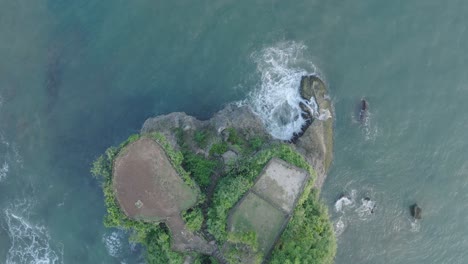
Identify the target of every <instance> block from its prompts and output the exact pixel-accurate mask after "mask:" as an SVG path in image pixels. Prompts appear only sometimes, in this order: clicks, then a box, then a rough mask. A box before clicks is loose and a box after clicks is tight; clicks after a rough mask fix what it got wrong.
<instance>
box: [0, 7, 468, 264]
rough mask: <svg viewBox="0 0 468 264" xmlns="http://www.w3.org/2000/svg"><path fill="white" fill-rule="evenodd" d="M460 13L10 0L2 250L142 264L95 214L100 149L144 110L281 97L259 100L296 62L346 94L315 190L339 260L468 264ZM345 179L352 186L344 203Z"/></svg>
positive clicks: (31, 258) (2, 50)
mask: <svg viewBox="0 0 468 264" xmlns="http://www.w3.org/2000/svg"><path fill="white" fill-rule="evenodd" d="M467 12H468V2H465V1H456V0H450V1H446V2H440V1H433V0H431V1H430V0H413V1H386V2H382V1H380V2H375V1H368V0H363V1H318V0H315V1H293V2H291V1H260V0H255V1H227V0H223V1H196V2H194V1H177V2H175V3H173V1H149V0H147V1H144V0H140V1H108V0H107V1H106V0H104V1H103V0H101V1H57V0H54V1H52V0H51V1H25V0H18V1H6V0H0V33H1V34H0V35H1V41H0V58H2V59H1V60H0V96H1V97H0V98H1V99H0V102H1V103H0V135H1V137H0V227H1V228H0V262H6V263H139V262H140V261H141V260H140V259H139V253H140V250H141V249H140V248H139V247H138V246H135V245H129V244H128V243H127V242H126V237H125V236H126V235H125V234H124V233H122V232H121V231H118V230H111V229H105V228H104V227H103V225H102V218H103V215H104V207H103V202H102V194H101V191H100V188H99V186H98V183H97V182H96V180H94V179H93V178H92V177H91V176H90V173H89V164H90V163H91V162H92V160H93V159H94V158H95V157H96V156H97V155H99V153H101V152H103V151H104V150H105V148H106V147H108V146H110V145H115V144H117V143H118V142H120V141H122V140H123V139H124V138H126V137H127V136H128V135H129V134H131V133H135V132H137V131H138V130H139V128H140V127H141V125H142V123H143V122H144V120H145V119H146V118H148V117H150V116H154V115H158V114H164V113H169V112H172V111H185V112H187V113H189V114H193V115H195V116H197V117H199V118H208V117H209V116H210V115H211V114H213V113H214V112H215V111H217V110H219V109H220V108H222V106H223V105H224V104H226V103H227V102H230V101H233V100H241V99H243V98H246V97H248V96H249V93H252V95H251V100H249V102H250V103H252V104H257V105H258V104H260V103H262V102H270V101H269V100H256V99H258V96H259V95H265V94H267V95H268V94H276V95H277V94H278V93H275V91H278V90H279V89H281V87H282V86H281V85H278V83H279V84H287V86H288V85H290V84H291V83H292V82H294V80H295V79H294V78H296V77H294V78H293V77H291V75H289V74H290V73H291V72H293V73H296V72H298V71H299V72H302V71H303V72H318V73H319V74H321V75H322V76H323V77H324V78H325V79H326V80H327V82H328V84H329V87H330V90H331V97H332V99H333V101H334V104H335V107H336V114H337V120H336V135H335V142H336V143H335V147H336V148H335V150H336V152H335V160H334V164H333V166H332V170H331V172H330V175H329V177H328V179H327V181H326V182H325V186H324V189H323V191H322V196H323V198H324V201H325V202H326V203H327V204H328V205H329V208H330V212H331V217H332V220H333V222H334V224H335V225H336V226H337V237H338V246H339V249H338V255H337V259H336V263H343V264H344V263H401V264H403V263H405V264H406V263H418V264H419V263H421V264H422V263H450V264H451V263H466V259H468V253H467V252H468V251H466V248H467V247H468V240H466V239H465V238H466V237H467V236H468V229H467V228H466V227H465V223H466V222H467V220H468V210H467V209H468V208H467V207H468V205H466V202H465V201H466V200H467V198H468V194H467V192H466V190H467V189H468V177H467V173H468V163H467V161H466V160H467V158H466V157H467V156H468V146H467V143H466V141H465V136H464V135H465V134H466V131H467V129H468V119H467V117H466V113H467V112H468V111H467V110H468V104H466V102H465V101H466V100H467V99H468V87H467V83H468V82H467V81H468V75H466V74H465V71H466V69H467V68H468V60H467V59H468V58H467V56H468V55H466V54H465V49H466V47H467V46H468V45H467V44H468V33H467V32H468V31H467V30H466V29H467V25H468V23H467V22H468V21H467V18H466V14H467ZM272 50H274V51H278V52H276V53H274V52H273V53H272V54H270V53H269V52H272ZM275 54H276V55H275ZM272 56H273V57H272ZM270 59H272V60H270ZM285 60H288V61H287V62H286V63H284V61H285ZM278 65H279V66H281V67H279V68H278ZM288 67H289V68H288ZM284 68H286V69H293V70H292V71H289V70H284V71H283V70H281V71H278V69H284ZM270 73H274V74H273V75H271V74H270ZM265 76H272V77H273V78H270V79H268V78H265ZM266 81H267V82H266ZM286 88H288V89H290V87H289V86H288V87H285V88H284V89H286ZM262 89H267V90H268V89H271V93H268V92H267V93H265V92H263V93H262V92H259V91H264V90H262ZM288 91H289V90H288ZM256 96H257V97H256ZM363 96H365V97H366V98H367V99H368V101H369V104H370V117H369V120H368V122H367V123H366V124H364V125H361V124H359V122H357V121H356V111H355V110H356V105H357V103H358V102H359V100H360V98H361V97H363ZM268 99H271V98H268ZM264 118H265V120H268V121H272V120H270V119H269V116H264ZM343 192H345V193H348V194H349V195H350V196H352V198H353V199H354V200H353V204H350V205H348V206H345V207H344V208H343V209H342V210H341V211H339V212H338V211H336V209H335V208H334V203H335V200H336V199H337V198H338V196H339V195H340V194H341V193H343ZM365 196H369V197H370V198H371V199H372V200H373V201H374V202H375V203H376V205H377V207H376V210H375V212H374V214H369V213H368V212H367V211H366V210H365V208H362V207H361V199H362V198H364V197H365ZM414 202H418V203H419V204H420V205H421V207H422V208H423V219H422V221H420V222H416V223H414V222H412V221H411V219H410V216H409V211H408V206H409V205H410V204H411V203H414Z"/></svg>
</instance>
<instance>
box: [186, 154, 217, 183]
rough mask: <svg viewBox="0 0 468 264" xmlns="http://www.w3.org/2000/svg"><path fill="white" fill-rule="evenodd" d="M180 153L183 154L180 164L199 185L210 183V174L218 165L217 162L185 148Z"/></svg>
mask: <svg viewBox="0 0 468 264" xmlns="http://www.w3.org/2000/svg"><path fill="white" fill-rule="evenodd" d="M182 153H183V156H184V161H183V162H182V166H183V167H184V168H185V170H186V171H187V172H189V173H190V175H191V176H192V177H193V179H194V180H195V181H196V182H197V183H198V185H199V186H201V187H207V186H208V185H210V178H211V174H212V173H213V172H214V171H215V169H216V167H218V166H219V162H218V161H216V160H208V159H205V157H203V156H202V155H197V154H194V153H193V152H190V151H187V150H184V151H183V152H182Z"/></svg>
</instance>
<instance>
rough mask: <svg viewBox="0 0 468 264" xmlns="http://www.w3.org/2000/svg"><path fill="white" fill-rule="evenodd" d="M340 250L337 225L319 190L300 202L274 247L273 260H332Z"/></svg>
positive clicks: (288, 263) (315, 263)
mask: <svg viewBox="0 0 468 264" xmlns="http://www.w3.org/2000/svg"><path fill="white" fill-rule="evenodd" d="M335 253H336V241H335V236H334V234H333V228H332V226H331V224H330V220H329V219H328V213H327V209H326V208H325V206H324V205H323V204H321V203H320V202H319V200H318V193H317V192H316V191H312V192H309V193H308V195H307V196H305V199H303V200H302V203H301V204H299V205H297V207H296V209H295V211H294V215H293V217H292V219H291V221H290V222H289V223H288V226H287V228H286V230H285V231H284V232H283V234H282V235H281V238H280V240H279V241H278V243H277V244H276V247H275V249H274V250H273V253H272V257H271V261H270V263H273V264H293V263H311V264H331V263H333V258H334V256H335Z"/></svg>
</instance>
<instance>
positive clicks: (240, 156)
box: [92, 75, 336, 263]
mask: <svg viewBox="0 0 468 264" xmlns="http://www.w3.org/2000/svg"><path fill="white" fill-rule="evenodd" d="M298 89H299V92H300V95H301V97H302V100H301V103H300V107H301V109H302V110H303V113H302V115H303V118H304V120H307V122H305V124H304V126H303V127H302V129H301V131H300V132H298V133H296V134H295V135H294V136H293V137H292V138H291V139H290V140H289V141H286V142H285V141H280V140H277V139H274V138H272V137H271V136H270V135H269V133H268V132H267V131H266V130H265V125H264V124H263V122H262V120H261V119H260V118H259V117H258V116H257V115H255V114H254V113H253V112H252V110H251V109H250V107H249V106H237V105H234V104H229V105H227V106H226V107H225V108H224V109H222V110H221V111H219V112H218V113H216V114H215V115H214V116H213V117H212V118H211V119H209V120H204V121H202V120H198V119H196V118H195V117H192V116H189V115H187V114H185V113H182V112H176V113H171V114H168V115H162V116H157V117H153V118H149V119H148V120H146V121H145V123H144V124H143V127H142V129H141V132H140V134H137V135H132V136H131V137H130V138H129V139H128V140H127V141H125V142H124V143H122V144H121V145H119V146H118V147H111V148H109V149H108V150H107V151H106V153H105V154H104V155H103V156H101V157H99V158H98V159H97V160H96V161H95V162H94V164H93V168H92V173H93V175H95V176H98V177H101V179H102V181H103V185H102V186H103V190H104V195H105V203H106V207H107V211H108V213H107V215H106V217H105V220H104V223H105V224H106V226H109V227H117V228H123V229H126V230H129V232H131V233H133V234H134V235H133V237H136V238H137V239H136V241H137V242H139V243H141V244H142V245H143V246H144V247H145V248H146V253H145V261H146V262H147V263H164V262H169V263H285V262H286V261H292V262H294V261H295V260H297V259H299V260H301V261H304V263H307V262H313V261H314V262H317V263H332V262H333V259H334V255H335V252H336V242H335V238H334V235H333V228H332V225H331V223H330V220H329V217H328V213H327V210H326V208H325V206H324V205H323V204H322V203H321V202H320V200H319V198H318V193H319V190H320V188H321V186H322V184H323V182H324V179H325V177H326V174H327V172H328V169H329V167H330V165H331V162H332V158H333V155H332V153H333V109H332V104H331V101H330V99H329V98H328V96H327V90H326V87H325V84H324V83H323V82H322V80H321V79H320V78H318V77H317V76H315V75H311V76H303V77H302V80H301V83H300V85H299V87H298ZM285 179H287V180H285ZM158 197H159V198H158ZM307 226H309V227H307ZM310 226H316V228H312V229H310ZM297 234H301V237H300V239H299V238H298V237H295V236H297ZM298 241H301V242H298Z"/></svg>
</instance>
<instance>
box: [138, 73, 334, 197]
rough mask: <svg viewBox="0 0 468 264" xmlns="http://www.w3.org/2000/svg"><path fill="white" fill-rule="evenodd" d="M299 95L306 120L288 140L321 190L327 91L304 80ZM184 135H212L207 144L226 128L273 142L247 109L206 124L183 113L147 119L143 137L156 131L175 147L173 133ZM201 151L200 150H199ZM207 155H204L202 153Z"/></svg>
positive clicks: (327, 159) (329, 141)
mask: <svg viewBox="0 0 468 264" xmlns="http://www.w3.org/2000/svg"><path fill="white" fill-rule="evenodd" d="M300 94H301V96H302V98H303V99H304V100H303V102H302V103H301V105H300V107H301V108H302V110H303V117H304V119H306V120H307V122H306V124H305V125H304V126H303V128H302V131H301V132H300V133H299V134H297V135H296V136H295V137H294V138H292V139H291V140H290V143H293V145H294V146H295V148H296V150H297V151H298V152H300V153H301V154H302V155H303V156H304V157H305V158H306V159H307V161H308V162H309V163H310V164H311V165H312V166H313V167H314V168H315V170H316V172H317V174H318V175H317V179H316V187H318V188H320V187H321V186H322V185H323V182H324V181H325V177H326V173H327V171H328V169H329V168H330V165H331V162H332V158H333V155H332V153H333V109H332V104H331V101H330V99H329V97H328V96H327V89H326V87H325V84H324V82H323V81H322V80H320V79H319V78H318V77H317V76H314V75H311V76H304V77H302V80H301V86H300ZM175 128H178V129H183V130H184V131H199V130H206V131H212V132H213V133H212V135H211V136H212V140H211V142H208V144H210V143H213V142H216V141H222V138H223V135H224V133H223V132H225V130H226V129H227V128H234V129H236V130H238V131H242V133H243V134H244V136H245V137H246V138H247V139H248V138H251V137H254V136H260V137H263V138H266V139H269V140H271V141H275V140H276V139H273V138H272V137H271V136H270V135H269V134H268V132H267V131H266V130H265V126H264V124H263V122H262V120H261V119H260V118H259V117H258V116H257V115H255V114H254V113H253V111H252V110H251V108H250V107H249V106H237V105H234V104H229V105H227V106H226V107H225V108H224V109H222V110H221V111H219V112H217V113H216V114H215V115H214V116H213V117H212V118H211V119H209V120H204V121H201V120H198V119H196V118H195V117H193V116H189V115H187V114H185V113H182V112H176V113H171V114H168V115H162V116H157V117H153V118H149V119H148V120H146V121H145V123H144V125H143V128H142V129H141V132H142V133H150V132H154V131H158V132H160V133H162V134H164V136H166V138H167V139H168V140H169V142H170V143H171V144H172V145H173V147H175V148H176V149H177V148H178V146H177V139H176V135H175V133H174V129H175ZM200 151H202V150H200ZM205 154H207V153H205Z"/></svg>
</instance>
